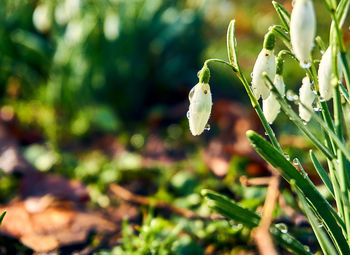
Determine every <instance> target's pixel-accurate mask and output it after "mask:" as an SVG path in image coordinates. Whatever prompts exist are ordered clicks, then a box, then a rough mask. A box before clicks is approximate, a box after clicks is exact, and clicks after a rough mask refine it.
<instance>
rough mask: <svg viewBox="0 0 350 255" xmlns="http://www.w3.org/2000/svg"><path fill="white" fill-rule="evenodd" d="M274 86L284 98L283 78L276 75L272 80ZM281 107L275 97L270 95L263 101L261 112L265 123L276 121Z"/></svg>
mask: <svg viewBox="0 0 350 255" xmlns="http://www.w3.org/2000/svg"><path fill="white" fill-rule="evenodd" d="M273 83H274V85H275V86H276V88H277V90H278V92H279V93H280V94H281V95H282V96H284V94H285V85H284V81H283V76H282V75H279V74H276V75H275V79H274V82H273ZM280 109H281V105H280V104H279V102H278V101H277V99H276V97H275V96H274V95H273V94H272V93H271V94H270V95H269V97H268V98H267V99H266V100H263V112H264V115H265V118H266V120H267V122H269V123H272V122H274V120H275V119H276V117H277V115H278V113H279V112H280Z"/></svg>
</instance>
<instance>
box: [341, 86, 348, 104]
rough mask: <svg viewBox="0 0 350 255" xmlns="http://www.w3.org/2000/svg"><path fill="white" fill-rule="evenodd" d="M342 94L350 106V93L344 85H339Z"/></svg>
mask: <svg viewBox="0 0 350 255" xmlns="http://www.w3.org/2000/svg"><path fill="white" fill-rule="evenodd" d="M339 88H340V92H341V93H342V95H343V97H344V98H345V100H346V102H348V103H349V104H350V96H349V92H348V91H347V90H346V88H345V87H344V85H343V84H339Z"/></svg>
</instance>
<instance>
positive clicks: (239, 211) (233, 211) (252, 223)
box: [201, 189, 260, 228]
mask: <svg viewBox="0 0 350 255" xmlns="http://www.w3.org/2000/svg"><path fill="white" fill-rule="evenodd" d="M201 193H202V195H203V196H204V197H205V198H206V199H208V202H209V206H210V207H212V208H214V209H215V210H217V211H218V212H220V214H222V215H224V216H226V217H228V218H230V219H234V220H237V221H239V222H241V223H242V224H244V225H246V226H248V227H250V228H254V227H256V226H258V225H259V221H260V216H259V215H257V214H256V213H255V212H252V211H250V210H248V209H246V208H243V207H242V206H240V205H238V204H237V203H235V202H234V201H232V200H231V199H229V198H228V197H226V196H223V195H220V194H217V193H215V192H213V191H210V190H207V189H204V190H202V192H201Z"/></svg>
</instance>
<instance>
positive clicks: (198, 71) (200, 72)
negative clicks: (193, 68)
mask: <svg viewBox="0 0 350 255" xmlns="http://www.w3.org/2000/svg"><path fill="white" fill-rule="evenodd" d="M200 73H201V71H200V70H199V71H198V73H197V77H198V78H199V75H200Z"/></svg>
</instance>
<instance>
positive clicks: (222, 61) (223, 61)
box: [204, 58, 237, 72]
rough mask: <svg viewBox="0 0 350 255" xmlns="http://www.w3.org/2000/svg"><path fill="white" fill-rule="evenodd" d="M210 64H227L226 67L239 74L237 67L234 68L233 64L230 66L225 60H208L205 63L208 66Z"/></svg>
mask: <svg viewBox="0 0 350 255" xmlns="http://www.w3.org/2000/svg"><path fill="white" fill-rule="evenodd" d="M210 62H217V63H222V64H225V65H227V66H229V67H230V68H231V69H232V70H233V71H234V72H237V69H236V67H234V66H233V65H232V64H230V63H229V62H227V61H225V60H223V59H218V58H210V59H207V60H206V61H205V62H204V65H208V64H209V63H210Z"/></svg>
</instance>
